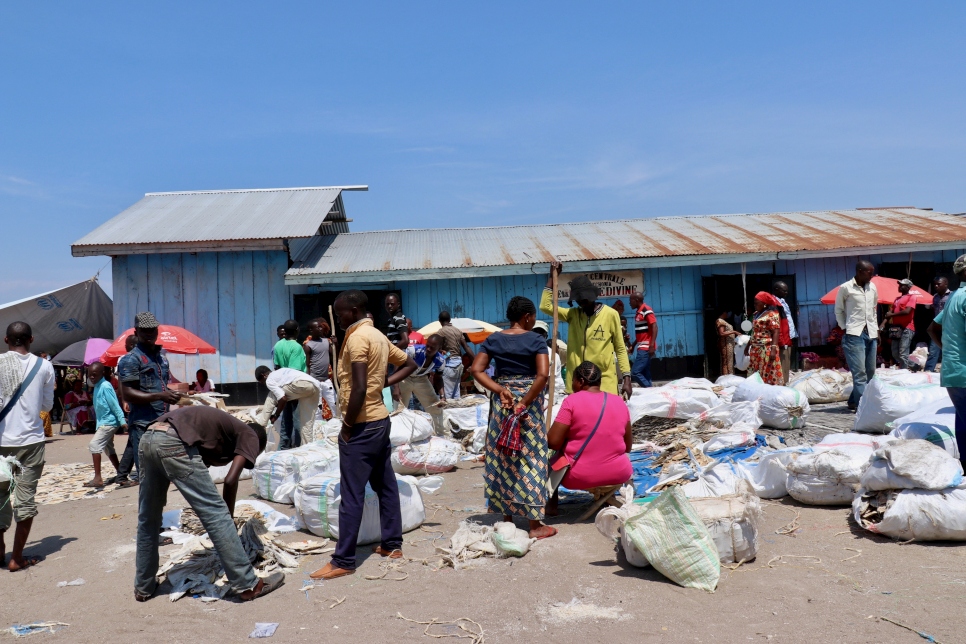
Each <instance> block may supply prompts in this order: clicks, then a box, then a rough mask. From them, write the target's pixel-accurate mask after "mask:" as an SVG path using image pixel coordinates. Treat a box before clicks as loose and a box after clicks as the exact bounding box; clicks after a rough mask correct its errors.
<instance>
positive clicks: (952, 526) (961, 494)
mask: <svg viewBox="0 0 966 644" xmlns="http://www.w3.org/2000/svg"><path fill="white" fill-rule="evenodd" d="M870 500H876V502H877V504H878V505H880V506H885V507H886V510H885V513H884V514H883V515H882V517H881V520H880V521H878V522H875V521H868V520H866V519H863V517H862V515H863V510H864V509H865V508H866V507H867V505H868V503H869V502H870ZM852 515H853V516H854V517H855V520H856V522H857V523H858V524H859V525H861V526H862V527H863V528H865V529H866V530H868V531H870V532H875V533H876V534H882V535H885V536H887V537H892V538H894V539H902V540H905V541H908V540H909V539H915V540H917V541H945V540H952V541H966V489H963V488H962V487H955V488H947V489H945V490H886V491H883V492H868V493H866V491H865V490H859V493H858V494H856V496H855V500H854V501H853V502H852Z"/></svg>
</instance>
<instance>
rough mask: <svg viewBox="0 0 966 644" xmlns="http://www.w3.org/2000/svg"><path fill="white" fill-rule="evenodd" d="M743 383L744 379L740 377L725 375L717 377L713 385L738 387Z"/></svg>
mask: <svg viewBox="0 0 966 644" xmlns="http://www.w3.org/2000/svg"><path fill="white" fill-rule="evenodd" d="M744 382H745V379H744V378H743V377H741V376H736V375H734V374H731V373H727V374H725V375H723V376H718V379H717V380H715V381H714V384H716V385H718V386H719V387H726V388H727V387H740V386H741V385H742V384H743V383H744Z"/></svg>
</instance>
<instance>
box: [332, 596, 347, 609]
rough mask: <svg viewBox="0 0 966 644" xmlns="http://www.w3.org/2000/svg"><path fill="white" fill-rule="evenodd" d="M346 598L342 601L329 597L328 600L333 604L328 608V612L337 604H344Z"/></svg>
mask: <svg viewBox="0 0 966 644" xmlns="http://www.w3.org/2000/svg"><path fill="white" fill-rule="evenodd" d="M346 597H348V595H346ZM346 597H343V598H342V599H339V598H338V597H329V599H331V600H332V601H333V602H334V603H333V604H331V605H330V606H329V610H332V609H333V608H335V607H336V606H338V605H339V604H342V603H345V600H346Z"/></svg>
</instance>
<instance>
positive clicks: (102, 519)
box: [101, 514, 121, 521]
mask: <svg viewBox="0 0 966 644" xmlns="http://www.w3.org/2000/svg"><path fill="white" fill-rule="evenodd" d="M120 518H121V515H120V514H112V515H111V516H109V517H101V521H112V520H114V519H120Z"/></svg>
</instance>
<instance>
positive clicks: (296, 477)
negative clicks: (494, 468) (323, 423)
mask: <svg viewBox="0 0 966 644" xmlns="http://www.w3.org/2000/svg"><path fill="white" fill-rule="evenodd" d="M316 474H333V475H335V476H338V475H339V450H338V448H335V447H331V446H328V445H326V444H324V443H309V444H308V445H302V446H301V447H296V448H295V449H287V450H283V451H281V452H271V453H264V452H263V453H262V454H260V455H259V456H258V459H257V460H256V461H255V469H254V470H253V471H252V482H253V483H254V484H255V494H257V495H258V496H259V497H261V498H263V499H266V500H268V501H274V502H276V503H292V501H293V499H294V495H295V488H296V487H297V486H298V484H299V481H302V480H304V479H307V478H309V477H312V476H315V475H316Z"/></svg>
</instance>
